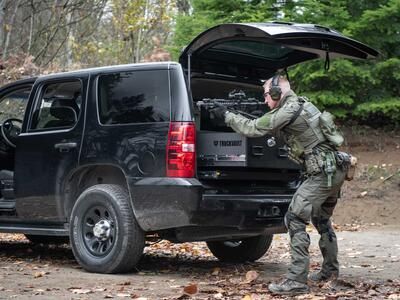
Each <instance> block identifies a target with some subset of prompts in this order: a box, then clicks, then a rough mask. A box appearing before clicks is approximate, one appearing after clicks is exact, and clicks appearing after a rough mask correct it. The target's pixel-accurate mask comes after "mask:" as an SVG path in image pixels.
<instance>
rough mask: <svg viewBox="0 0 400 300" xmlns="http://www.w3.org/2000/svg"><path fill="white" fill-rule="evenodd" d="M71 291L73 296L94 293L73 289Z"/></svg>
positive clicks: (87, 290)
mask: <svg viewBox="0 0 400 300" xmlns="http://www.w3.org/2000/svg"><path fill="white" fill-rule="evenodd" d="M70 291H71V293H73V294H79V295H82V294H90V293H93V291H92V290H89V289H71V290H70Z"/></svg>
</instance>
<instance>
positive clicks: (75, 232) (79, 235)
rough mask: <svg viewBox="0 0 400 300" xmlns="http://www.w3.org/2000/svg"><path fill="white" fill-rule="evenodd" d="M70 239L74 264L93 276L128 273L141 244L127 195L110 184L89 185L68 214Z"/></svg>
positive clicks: (136, 258)
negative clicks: (69, 217) (93, 273)
mask: <svg viewBox="0 0 400 300" xmlns="http://www.w3.org/2000/svg"><path fill="white" fill-rule="evenodd" d="M70 238H71V247H72V251H73V253H74V256H75V258H76V260H77V261H78V263H79V264H80V265H81V266H82V267H83V268H84V269H85V270H87V271H89V272H97V273H122V272H127V271H130V270H132V269H133V268H134V266H135V265H136V264H137V263H138V261H139V259H140V257H141V256H142V254H143V248H144V242H145V236H144V232H143V231H142V229H141V228H140V227H139V225H138V224H137V222H136V219H135V216H134V214H133V210H132V207H131V201H130V197H129V194H128V192H127V191H126V190H125V189H124V188H122V187H121V186H119V185H114V184H98V185H95V186H92V187H90V188H88V189H87V190H85V191H84V192H83V193H82V194H81V195H80V196H79V198H78V200H77V201H76V203H75V205H74V207H73V209H72V213H71V220H70Z"/></svg>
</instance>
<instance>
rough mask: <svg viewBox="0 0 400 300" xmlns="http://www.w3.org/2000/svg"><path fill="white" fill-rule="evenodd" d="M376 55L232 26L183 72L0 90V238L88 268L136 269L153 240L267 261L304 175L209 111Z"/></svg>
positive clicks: (57, 79) (219, 29)
mask: <svg viewBox="0 0 400 300" xmlns="http://www.w3.org/2000/svg"><path fill="white" fill-rule="evenodd" d="M376 55H377V52H376V51H375V50H373V49H371V48H369V47H368V46H365V45H363V44H361V43H359V42H357V41H354V40H351V39H348V38H346V37H344V36H342V35H341V34H340V33H338V32H335V31H332V30H330V29H328V28H325V27H321V26H316V25H309V24H290V23H274V22H272V23H262V24H224V25H219V26H216V27H214V28H211V29H209V30H208V31H206V32H204V33H202V34H201V35H199V36H198V37H197V38H196V39H194V41H193V42H192V43H191V44H190V45H189V46H188V47H187V48H186V49H185V50H184V51H183V53H182V55H181V57H180V61H179V63H176V62H165V63H145V64H131V65H121V66H110V67H102V68H93V69H86V70H80V71H74V72H66V73H60V74H53V75H47V76H41V77H38V78H30V79H25V80H21V81H17V82H14V83H12V84H8V85H6V86H4V87H2V88H1V89H0V112H1V115H0V119H1V122H2V124H1V136H2V138H1V140H0V155H1V160H0V163H1V165H0V170H1V171H0V181H1V187H0V191H1V199H0V231H1V232H16V233H17V232H18V233H24V234H25V235H26V236H27V238H28V239H30V240H31V241H33V242H43V243H45V242H60V241H65V240H68V239H69V240H70V242H71V246H72V250H73V253H74V255H75V257H76V259H77V260H78V262H79V263H80V264H81V265H82V267H83V268H84V269H86V270H88V271H92V272H104V273H115V272H124V271H128V270H130V269H132V268H133V267H134V266H135V265H136V264H137V262H138V260H139V258H140V256H141V255H142V252H143V248H144V246H145V240H146V238H148V237H150V236H151V237H152V238H154V237H158V238H162V239H168V240H171V241H174V242H184V241H206V242H207V245H208V246H209V248H210V250H211V252H212V253H213V254H214V255H215V256H216V257H218V258H219V259H221V260H226V261H232V262H240V261H253V260H256V259H258V258H260V257H261V256H263V255H264V254H265V253H266V252H267V250H268V248H269V246H270V244H271V241H272V236H273V234H275V233H282V232H285V227H284V223H283V216H284V214H285V212H286V210H287V208H288V204H289V202H290V199H291V197H292V195H293V193H294V192H295V190H296V188H297V187H298V185H299V183H300V173H301V170H300V168H299V166H298V165H297V164H295V163H294V162H292V161H291V160H289V159H288V153H287V148H286V146H285V145H284V144H283V143H282V142H281V141H280V140H279V139H275V137H272V136H266V137H263V138H255V139H248V138H244V137H242V136H240V135H238V134H236V133H234V132H233V131H231V130H230V129H229V128H227V127H226V126H225V125H224V124H221V123H219V122H216V120H215V119H213V116H212V114H211V113H210V108H211V107H213V104H215V102H219V103H224V104H225V105H227V106H228V107H229V108H230V109H233V110H236V111H238V112H239V113H243V114H245V115H248V116H250V117H257V116H260V115H262V114H263V113H265V112H266V111H267V107H266V105H265V104H264V103H263V99H262V93H263V90H262V83H263V79H266V78H269V77H271V76H272V75H273V74H274V73H275V72H276V71H277V70H280V69H285V68H287V67H289V66H291V65H294V64H297V63H300V62H303V61H307V60H311V59H315V58H320V57H322V58H324V59H329V58H332V57H337V56H344V57H355V58H360V59H366V58H371V57H375V56H376Z"/></svg>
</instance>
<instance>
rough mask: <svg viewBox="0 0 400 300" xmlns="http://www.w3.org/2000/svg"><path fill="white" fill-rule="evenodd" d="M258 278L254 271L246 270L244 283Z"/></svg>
mask: <svg viewBox="0 0 400 300" xmlns="http://www.w3.org/2000/svg"><path fill="white" fill-rule="evenodd" d="M257 278H258V273H257V272H256V271H248V272H247V273H246V283H250V282H252V281H254V280H256V279H257Z"/></svg>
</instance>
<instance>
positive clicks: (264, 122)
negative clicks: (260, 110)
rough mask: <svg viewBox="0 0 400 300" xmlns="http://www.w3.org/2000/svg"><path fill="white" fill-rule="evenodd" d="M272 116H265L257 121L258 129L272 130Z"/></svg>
mask: <svg viewBox="0 0 400 300" xmlns="http://www.w3.org/2000/svg"><path fill="white" fill-rule="evenodd" d="M271 119H272V115H270V114H265V115H263V116H262V117H260V118H258V119H257V122H256V127H257V128H258V129H270V128H271Z"/></svg>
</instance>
